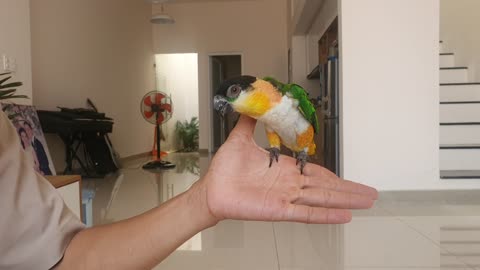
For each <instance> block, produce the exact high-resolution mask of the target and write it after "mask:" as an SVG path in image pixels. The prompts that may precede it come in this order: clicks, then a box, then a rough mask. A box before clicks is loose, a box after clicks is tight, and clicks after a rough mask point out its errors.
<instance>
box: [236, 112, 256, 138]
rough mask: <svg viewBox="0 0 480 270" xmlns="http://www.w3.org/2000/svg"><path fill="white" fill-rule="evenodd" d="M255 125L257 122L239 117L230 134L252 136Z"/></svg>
mask: <svg viewBox="0 0 480 270" xmlns="http://www.w3.org/2000/svg"><path fill="white" fill-rule="evenodd" d="M256 124H257V120H255V119H253V118H251V117H248V116H245V115H240V119H239V120H238V123H237V125H236V126H235V128H234V129H233V131H232V132H235V133H241V134H244V135H247V136H253V132H254V131H255V125H256Z"/></svg>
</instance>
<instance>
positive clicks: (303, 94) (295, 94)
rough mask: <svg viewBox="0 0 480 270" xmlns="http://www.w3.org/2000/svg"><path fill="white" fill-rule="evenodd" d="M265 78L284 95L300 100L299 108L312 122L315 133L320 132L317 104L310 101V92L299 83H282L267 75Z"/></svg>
mask: <svg viewBox="0 0 480 270" xmlns="http://www.w3.org/2000/svg"><path fill="white" fill-rule="evenodd" d="M264 80H265V81H267V82H270V83H271V84H273V85H274V86H275V87H276V88H277V89H278V90H280V92H282V95H288V96H290V97H292V98H294V99H296V100H298V110H299V111H300V112H301V113H302V115H303V117H305V119H307V121H308V122H310V124H312V126H313V129H314V130H315V133H318V132H319V130H320V126H319V124H318V118H317V114H316V110H315V106H313V104H312V102H311V101H310V99H309V97H308V92H307V91H305V89H303V88H302V87H301V86H300V85H297V84H284V83H281V82H279V81H277V80H275V79H274V78H271V77H265V78H264Z"/></svg>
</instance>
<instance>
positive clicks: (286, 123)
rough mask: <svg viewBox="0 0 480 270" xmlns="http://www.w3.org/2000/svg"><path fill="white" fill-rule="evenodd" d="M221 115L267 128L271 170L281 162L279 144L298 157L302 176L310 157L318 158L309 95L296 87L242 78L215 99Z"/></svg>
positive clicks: (315, 121) (223, 86) (315, 122)
mask: <svg viewBox="0 0 480 270" xmlns="http://www.w3.org/2000/svg"><path fill="white" fill-rule="evenodd" d="M214 108H215V110H217V111H218V112H219V113H220V114H221V115H225V114H226V113H229V112H232V111H236V112H238V113H240V114H244V115H247V116H250V117H252V118H255V119H257V120H258V121H260V122H263V123H264V124H265V129H266V132H267V138H268V141H269V143H270V148H269V149H268V150H269V152H270V165H269V166H270V167H271V166H272V162H273V160H276V161H277V162H278V156H279V155H280V144H283V145H285V146H286V147H288V148H289V149H290V150H292V151H293V152H294V153H297V155H296V158H297V165H298V163H300V172H301V173H302V174H303V168H304V167H305V164H306V163H307V156H308V155H313V154H315V148H316V146H315V143H314V141H313V136H314V133H318V131H319V125H318V119H317V115H316V113H315V107H314V106H313V104H312V103H311V102H310V100H309V98H308V93H307V92H306V91H305V89H303V88H302V87H301V86H299V85H296V84H283V83H281V82H279V81H277V80H275V79H273V78H271V77H266V78H263V79H259V78H256V77H253V76H240V77H236V78H232V79H229V80H226V81H225V82H223V83H222V84H221V85H220V87H219V89H218V93H217V95H216V96H215V97H214Z"/></svg>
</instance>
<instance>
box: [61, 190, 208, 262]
mask: <svg viewBox="0 0 480 270" xmlns="http://www.w3.org/2000/svg"><path fill="white" fill-rule="evenodd" d="M205 195H206V194H205V192H204V190H203V187H202V184H201V183H197V184H196V185H194V186H193V187H192V188H191V189H190V190H188V191H187V192H185V193H183V194H181V195H179V196H177V197H175V198H173V199H172V200H170V201H168V202H167V203H165V204H163V205H161V206H160V207H158V208H155V209H152V210H150V211H148V212H146V213H144V214H142V215H140V216H136V217H134V218H131V219H128V220H125V221H121V222H118V223H114V224H110V225H105V226H99V227H94V228H90V229H86V230H84V231H82V232H80V233H78V234H77V235H76V236H75V237H74V238H73V240H72V241H71V243H70V244H69V246H68V248H67V250H66V252H65V256H64V258H63V260H62V262H61V263H60V264H59V265H58V267H57V268H56V269H89V270H95V269H151V268H153V267H154V266H155V265H157V264H158V263H159V262H161V261H162V260H163V259H164V258H166V257H167V256H168V255H169V254H170V253H172V252H173V251H174V250H175V249H176V248H177V247H179V246H180V245H181V244H182V243H184V242H185V241H186V240H188V239H189V238H191V237H192V236H194V235H195V234H196V233H198V232H200V231H202V230H204V229H206V228H208V227H210V226H213V225H214V224H215V223H216V221H215V219H214V218H213V216H212V215H211V214H210V212H209V210H208V207H207V204H206V199H205Z"/></svg>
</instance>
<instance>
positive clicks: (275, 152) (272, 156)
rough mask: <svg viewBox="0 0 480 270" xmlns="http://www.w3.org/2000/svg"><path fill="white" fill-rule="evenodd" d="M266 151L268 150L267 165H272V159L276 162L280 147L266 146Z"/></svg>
mask: <svg viewBox="0 0 480 270" xmlns="http://www.w3.org/2000/svg"><path fill="white" fill-rule="evenodd" d="M268 152H270V165H268V167H272V163H273V160H274V159H275V160H276V161H277V162H278V157H279V156H280V149H278V148H276V147H272V148H268Z"/></svg>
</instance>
